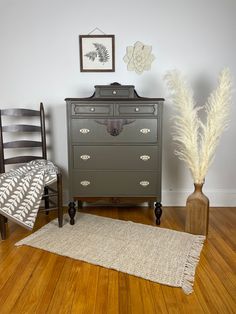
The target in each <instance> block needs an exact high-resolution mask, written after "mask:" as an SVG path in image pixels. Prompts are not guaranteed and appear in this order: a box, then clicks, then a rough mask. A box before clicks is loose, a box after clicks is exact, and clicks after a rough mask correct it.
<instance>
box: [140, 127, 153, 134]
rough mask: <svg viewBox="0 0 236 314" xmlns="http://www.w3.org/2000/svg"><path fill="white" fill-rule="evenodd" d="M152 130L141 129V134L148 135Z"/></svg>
mask: <svg viewBox="0 0 236 314" xmlns="http://www.w3.org/2000/svg"><path fill="white" fill-rule="evenodd" d="M150 131H151V130H150V129H147V128H144V129H141V130H140V132H141V133H143V134H148V133H149V132H150Z"/></svg>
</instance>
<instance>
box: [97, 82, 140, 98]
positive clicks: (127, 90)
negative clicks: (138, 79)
mask: <svg viewBox="0 0 236 314" xmlns="http://www.w3.org/2000/svg"><path fill="white" fill-rule="evenodd" d="M95 97H97V98H133V97H134V86H133V85H97V86H95Z"/></svg>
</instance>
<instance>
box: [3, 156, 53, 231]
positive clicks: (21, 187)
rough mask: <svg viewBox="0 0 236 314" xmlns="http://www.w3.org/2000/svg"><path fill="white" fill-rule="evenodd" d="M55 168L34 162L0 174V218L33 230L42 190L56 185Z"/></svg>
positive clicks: (41, 160) (47, 162) (51, 165)
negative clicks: (54, 183) (0, 216)
mask: <svg viewBox="0 0 236 314" xmlns="http://www.w3.org/2000/svg"><path fill="white" fill-rule="evenodd" d="M57 173H58V168H57V167H56V166H55V165H54V164H53V163H52V162H51V161H48V160H44V159H37V160H33V161H31V162H29V163H27V164H25V165H24V166H21V167H18V168H17V169H13V170H10V171H9V172H6V173H3V174H0V214H1V215H3V216H5V217H7V218H9V219H11V220H13V221H15V222H16V223H18V224H20V225H22V226H24V227H26V228H27V229H30V230H31V229H32V228H33V226H34V223H35V219H36V216H37V213H38V209H39V206H40V202H41V197H42V194H43V192H44V186H45V185H48V184H51V183H53V182H54V181H56V178H57Z"/></svg>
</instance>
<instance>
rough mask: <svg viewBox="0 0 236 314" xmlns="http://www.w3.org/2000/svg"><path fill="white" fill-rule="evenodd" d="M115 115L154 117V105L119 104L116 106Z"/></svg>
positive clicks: (155, 109)
mask: <svg viewBox="0 0 236 314" xmlns="http://www.w3.org/2000/svg"><path fill="white" fill-rule="evenodd" d="M116 114H117V115H132V116H139V115H141V116H144V115H145V116H156V115H157V105H156V104H145V105H144V104H132V105H131V104H119V105H117V106H116Z"/></svg>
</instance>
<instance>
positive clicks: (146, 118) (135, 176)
mask: <svg viewBox="0 0 236 314" xmlns="http://www.w3.org/2000/svg"><path fill="white" fill-rule="evenodd" d="M65 100H66V104H67V130H68V169H69V195H70V200H71V201H70V204H69V215H70V223H71V224H73V223H74V216H75V212H76V209H75V201H76V200H77V201H78V204H79V205H80V206H81V205H82V203H83V202H93V203H96V202H97V203H99V202H105V203H111V204H114V203H116V204H117V203H120V204H122V203H125V204H135V203H138V202H148V203H149V205H152V204H154V202H155V214H156V222H157V224H160V217H161V213H162V209H161V151H162V107H163V102H164V99H163V98H144V97H140V96H138V94H137V93H136V91H135V89H134V86H132V85H120V84H118V83H113V84H111V85H99V86H95V92H94V94H93V96H91V97H90V98H66V99H65Z"/></svg>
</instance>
